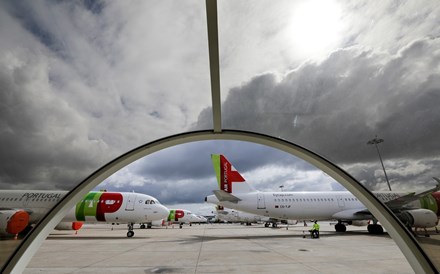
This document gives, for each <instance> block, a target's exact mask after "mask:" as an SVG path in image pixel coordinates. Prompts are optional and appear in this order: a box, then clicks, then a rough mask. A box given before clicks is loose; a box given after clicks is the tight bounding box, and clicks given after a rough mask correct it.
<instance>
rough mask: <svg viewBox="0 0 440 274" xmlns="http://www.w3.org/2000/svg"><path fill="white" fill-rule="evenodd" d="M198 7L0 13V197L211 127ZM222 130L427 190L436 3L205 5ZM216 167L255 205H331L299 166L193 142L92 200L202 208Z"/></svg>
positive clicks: (433, 146)
mask: <svg viewBox="0 0 440 274" xmlns="http://www.w3.org/2000/svg"><path fill="white" fill-rule="evenodd" d="M204 3H205V2H204V1H195V0H194V1H26V2H25V3H24V2H20V1H19V2H16V1H1V2H0V36H1V37H2V39H0V96H1V97H0V104H1V108H0V113H1V115H0V125H1V127H0V149H1V154H0V160H1V163H2V165H1V167H0V188H3V189H9V188H17V189H70V188H71V187H73V186H74V185H76V184H77V183H79V182H81V181H82V180H83V179H84V178H86V177H87V175H89V174H90V173H91V172H93V171H94V170H96V169H97V168H99V167H101V166H103V165H104V164H106V163H107V162H109V161H110V160H112V159H114V158H115V157H117V156H119V155H121V154H122V153H125V152H127V151H129V150H131V149H133V148H135V147H137V146H139V145H142V144H145V143H148V142H151V141H153V140H156V139H158V138H161V137H166V136H169V135H172V134H177V133H181V132H186V131H188V130H197V129H210V128H212V115H211V109H210V103H211V97H210V83H209V81H210V80H209V63H208V47H207V31H206V14H205V6H204ZM218 6H219V7H218V10H219V36H220V37H219V38H220V41H219V43H220V62H221V85H222V101H223V104H222V115H223V127H224V128H233V129H244V130H251V131H257V132H261V133H265V134H270V135H273V136H275V137H280V138H283V139H286V140H288V141H291V142H294V143H297V144H299V145H302V146H304V147H307V148H309V149H311V150H313V151H315V152H317V153H319V154H320V155H323V156H324V157H326V158H328V159H330V160H332V161H334V162H335V163H337V164H338V165H340V166H341V167H343V168H344V169H346V170H347V171H349V172H350V173H351V174H352V175H353V176H355V177H356V178H357V179H358V180H360V181H361V182H362V183H363V184H365V185H366V186H368V187H369V188H370V189H371V190H378V189H386V184H385V181H384V175H383V171H382V169H381V166H380V163H379V160H378V155H377V152H376V150H375V148H374V147H372V146H368V145H366V143H367V141H368V140H370V139H372V138H374V136H376V135H378V136H379V138H383V139H385V142H384V143H382V144H380V151H381V153H382V156H383V158H384V164H385V167H386V169H387V173H388V177H389V178H390V180H391V184H392V187H393V188H394V189H402V190H407V189H424V188H426V187H429V186H430V185H432V184H434V182H433V180H432V179H431V178H432V176H440V174H439V173H440V172H439V163H440V157H439V155H440V145H439V136H440V134H439V133H440V108H439V107H438V106H439V105H440V39H439V37H440V29H439V27H438V26H439V25H440V19H439V18H440V7H439V5H438V3H437V1H407V2H404V1H330V0H329V1H317V0H316V1H275V2H273V1H270V2H269V1H255V0H252V1H218ZM211 153H223V154H225V155H226V156H227V157H228V158H229V159H230V160H231V161H232V163H233V164H234V166H235V167H236V168H237V169H238V170H239V171H240V172H241V173H242V174H243V175H244V177H245V178H246V179H247V180H249V181H250V182H251V183H252V184H253V185H254V186H255V187H256V188H257V189H259V190H278V189H279V186H280V185H284V189H285V190H292V191H297V190H298V191H300V190H338V189H340V188H341V187H340V185H339V184H338V183H337V182H334V181H333V180H332V179H331V178H329V177H328V176H327V175H325V174H323V173H322V172H321V171H319V170H316V169H315V168H314V167H312V166H310V165H309V164H307V163H304V162H303V161H302V160H300V159H296V158H293V157H292V156H289V155H286V154H285V153H284V152H280V151H276V150H273V149H270V148H267V147H262V146H260V145H254V144H249V143H243V142H232V141H227V142H226V141H215V142H214V141H205V142H199V143H191V144H187V145H181V146H178V147H174V148H169V149H167V150H164V151H160V152H157V153H155V154H152V155H150V156H147V157H146V158H145V159H142V160H139V161H137V162H135V163H133V164H131V165H129V166H128V167H126V168H125V169H123V170H120V171H119V172H117V173H116V174H114V175H113V176H112V177H110V178H109V179H107V180H106V181H105V182H104V183H103V184H102V185H101V186H100V187H103V188H107V189H110V190H121V191H132V190H134V191H139V192H145V193H148V194H151V195H153V196H156V197H157V198H158V199H159V200H160V201H162V202H163V203H165V204H176V203H193V202H199V201H202V200H203V198H204V196H205V195H207V194H210V193H211V191H212V190H213V189H214V188H215V187H216V183H215V181H214V180H215V176H214V172H213V168H212V165H211V162H210V154H211Z"/></svg>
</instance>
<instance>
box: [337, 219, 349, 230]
mask: <svg viewBox="0 0 440 274" xmlns="http://www.w3.org/2000/svg"><path fill="white" fill-rule="evenodd" d="M335 230H336V232H345V231H347V227H346V226H345V225H344V224H343V223H342V222H341V221H338V223H337V224H335Z"/></svg>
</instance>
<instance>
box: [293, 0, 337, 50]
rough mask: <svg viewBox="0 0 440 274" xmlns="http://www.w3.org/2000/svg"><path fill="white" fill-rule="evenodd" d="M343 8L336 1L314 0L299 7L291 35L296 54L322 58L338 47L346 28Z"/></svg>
mask: <svg viewBox="0 0 440 274" xmlns="http://www.w3.org/2000/svg"><path fill="white" fill-rule="evenodd" d="M341 15H342V12H341V8H340V6H339V5H338V4H337V3H336V2H334V1H332V0H322V1H320V0H310V1H304V2H303V3H300V4H298V5H297V6H295V9H294V10H293V12H292V15H291V19H290V22H289V25H288V27H287V35H288V36H289V37H290V39H289V40H290V43H291V46H292V50H294V51H295V52H294V53H293V54H295V55H297V54H300V55H303V57H305V58H320V57H323V55H326V54H328V53H329V52H330V51H331V50H333V49H335V47H337V46H338V43H339V41H340V40H341V35H342V28H343V24H342V21H341Z"/></svg>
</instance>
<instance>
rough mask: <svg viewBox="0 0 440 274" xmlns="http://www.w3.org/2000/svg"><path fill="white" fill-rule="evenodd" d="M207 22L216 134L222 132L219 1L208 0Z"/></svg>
mask: <svg viewBox="0 0 440 274" xmlns="http://www.w3.org/2000/svg"><path fill="white" fill-rule="evenodd" d="M206 21H207V24H208V47H209V70H210V73H211V96H212V115H213V119H214V132H215V133H220V132H221V131H222V116H221V98H220V61H219V50H218V25H217V0H206Z"/></svg>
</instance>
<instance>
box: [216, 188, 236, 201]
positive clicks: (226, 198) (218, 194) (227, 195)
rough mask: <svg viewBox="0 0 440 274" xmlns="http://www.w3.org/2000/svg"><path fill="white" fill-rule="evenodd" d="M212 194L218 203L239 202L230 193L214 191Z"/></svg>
mask: <svg viewBox="0 0 440 274" xmlns="http://www.w3.org/2000/svg"><path fill="white" fill-rule="evenodd" d="M213 192H214V195H215V197H217V199H218V200H219V201H220V202H231V203H238V201H241V200H240V199H239V198H237V197H235V196H234V195H232V194H230V193H227V192H226V191H224V190H214V191H213Z"/></svg>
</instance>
